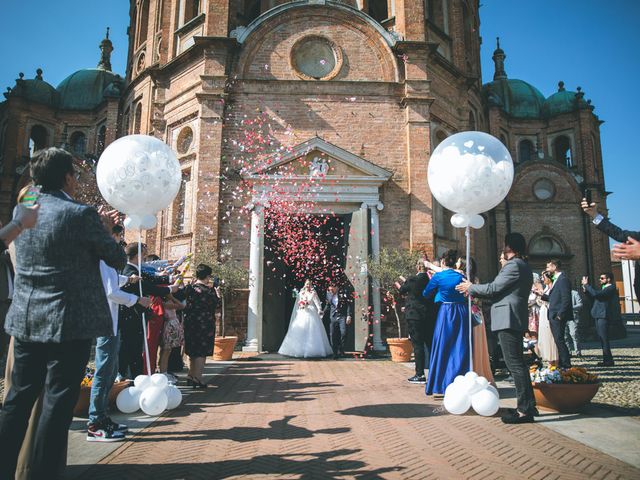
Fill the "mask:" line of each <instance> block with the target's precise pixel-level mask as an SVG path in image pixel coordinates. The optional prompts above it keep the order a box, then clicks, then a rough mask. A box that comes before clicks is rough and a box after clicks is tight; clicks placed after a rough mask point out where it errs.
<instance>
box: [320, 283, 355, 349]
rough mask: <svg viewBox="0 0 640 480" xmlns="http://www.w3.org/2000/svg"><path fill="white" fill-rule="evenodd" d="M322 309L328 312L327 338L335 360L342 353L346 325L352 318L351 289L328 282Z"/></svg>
mask: <svg viewBox="0 0 640 480" xmlns="http://www.w3.org/2000/svg"><path fill="white" fill-rule="evenodd" d="M322 311H323V312H327V311H328V312H329V340H330V342H331V348H332V349H333V358H334V360H335V359H337V358H339V357H340V355H344V341H345V338H346V336H347V325H350V324H351V319H352V318H353V291H351V289H348V288H346V286H345V287H342V288H340V289H338V286H337V285H336V284H335V283H330V284H329V287H328V288H327V295H326V297H325V302H324V306H323V310H322Z"/></svg>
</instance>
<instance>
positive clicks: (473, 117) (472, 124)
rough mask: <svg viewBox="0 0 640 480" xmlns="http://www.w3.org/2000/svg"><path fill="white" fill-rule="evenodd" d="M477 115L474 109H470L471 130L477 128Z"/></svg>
mask: <svg viewBox="0 0 640 480" xmlns="http://www.w3.org/2000/svg"><path fill="white" fill-rule="evenodd" d="M476 128H477V127H476V116H475V115H474V114H473V110H469V130H476Z"/></svg>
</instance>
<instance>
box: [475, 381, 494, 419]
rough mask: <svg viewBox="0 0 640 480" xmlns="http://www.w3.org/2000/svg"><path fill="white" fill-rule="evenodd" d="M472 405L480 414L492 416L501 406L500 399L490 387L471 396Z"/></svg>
mask: <svg viewBox="0 0 640 480" xmlns="http://www.w3.org/2000/svg"><path fill="white" fill-rule="evenodd" d="M471 406H472V407H473V409H474V410H475V411H476V413H477V414H478V415H482V416H483V417H490V416H492V415H495V414H496V412H497V411H498V409H499V408H500V401H499V400H498V397H496V396H495V395H494V394H493V392H492V391H491V390H489V389H488V388H486V389H484V390H480V391H479V392H476V393H474V394H473V395H472V396H471Z"/></svg>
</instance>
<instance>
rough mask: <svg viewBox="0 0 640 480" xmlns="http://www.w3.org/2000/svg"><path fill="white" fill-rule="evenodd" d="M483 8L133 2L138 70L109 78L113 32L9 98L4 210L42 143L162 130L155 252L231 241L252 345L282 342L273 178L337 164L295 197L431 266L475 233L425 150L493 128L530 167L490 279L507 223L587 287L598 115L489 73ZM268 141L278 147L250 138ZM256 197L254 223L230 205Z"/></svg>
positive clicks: (596, 261)
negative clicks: (422, 256)
mask: <svg viewBox="0 0 640 480" xmlns="http://www.w3.org/2000/svg"><path fill="white" fill-rule="evenodd" d="M478 10H479V5H478V2H477V0H341V1H339V0H293V1H288V0H233V1H228V0H132V1H131V2H130V26H129V46H128V48H129V51H128V64H127V71H126V73H125V75H124V78H123V79H121V78H120V77H118V76H117V75H115V74H113V73H112V72H111V66H110V62H109V55H110V53H111V49H112V48H113V47H112V46H111V42H110V41H109V40H108V38H106V39H105V40H104V41H103V43H102V44H101V51H102V56H101V60H100V63H99V65H98V68H97V69H87V70H81V71H79V72H76V73H74V74H72V75H71V76H70V77H69V78H68V79H66V80H65V81H63V82H62V83H61V84H60V85H59V86H58V87H57V88H54V87H53V86H51V85H49V84H48V83H46V82H45V81H44V80H43V78H42V75H41V74H40V73H39V74H38V75H37V76H36V78H35V79H29V80H25V79H24V78H22V77H21V78H20V79H19V80H17V82H16V86H15V87H14V88H13V89H12V90H10V91H8V92H7V93H5V97H6V101H4V102H3V103H1V104H0V155H1V162H2V168H3V170H2V179H1V184H0V186H1V192H0V213H1V214H2V216H3V220H6V219H7V217H8V215H9V212H10V209H11V207H12V200H13V198H14V197H15V193H16V191H17V188H18V187H19V186H20V185H21V184H22V183H24V181H25V165H26V164H27V163H28V159H29V156H30V154H31V153H32V152H33V150H35V149H37V148H40V147H43V146H50V145H59V144H65V145H67V146H68V147H69V148H70V149H72V150H73V151H75V153H76V154H77V155H78V156H84V157H86V158H88V159H89V162H95V161H96V159H97V158H98V156H99V153H100V152H101V150H102V149H103V148H104V146H105V145H108V144H109V143H110V142H111V141H113V140H114V139H115V138H117V137H119V136H123V135H127V134H131V133H143V134H149V135H154V136H156V137H158V138H160V139H162V140H163V141H165V142H166V143H167V144H169V145H170V146H171V147H172V148H173V149H174V151H175V152H176V153H177V154H178V158H179V160H180V163H181V166H182V170H183V186H182V189H181V191H180V193H179V195H178V198H177V199H176V201H175V202H174V205H172V206H171V207H169V208H168V209H167V210H166V211H164V212H161V213H160V214H159V216H158V226H157V227H156V228H155V229H154V230H152V231H148V232H147V233H146V242H147V243H148V245H149V251H155V252H156V253H158V254H159V255H160V256H162V257H171V258H174V257H178V256H180V255H182V254H184V253H186V252H189V251H197V250H210V251H220V250H221V249H222V248H223V247H224V248H230V249H231V251H232V256H233V258H234V260H235V261H238V262H240V263H241V264H242V265H245V266H247V267H248V268H249V269H250V272H251V273H250V274H251V281H250V282H249V283H250V285H248V289H249V291H248V298H246V296H245V297H242V300H241V301H240V303H242V308H236V310H237V311H236V314H237V317H238V318H239V320H238V322H237V323H236V324H235V327H236V331H237V333H238V334H239V335H240V336H241V337H242V340H244V341H245V345H246V346H247V348H249V349H256V350H259V349H262V348H268V349H271V348H273V346H274V345H276V344H277V343H278V342H279V339H281V336H283V335H284V333H280V332H282V329H283V326H282V325H278V326H277V328H276V330H278V331H273V329H274V327H272V326H270V325H271V324H272V322H271V323H270V321H267V320H269V319H270V318H271V317H270V315H271V316H273V312H274V311H279V310H278V309H283V305H270V304H269V302H268V301H266V300H265V295H266V294H267V293H266V292H268V291H269V288H271V287H270V285H269V282H266V281H265V278H266V277H265V275H266V273H265V268H264V263H265V260H264V235H262V234H261V232H262V231H263V230H264V228H265V223H264V215H265V209H268V208H269V205H268V202H267V204H262V203H264V202H262V203H261V199H264V198H265V197H264V194H265V192H268V191H270V189H271V191H272V190H273V186H274V185H275V182H278V184H279V186H282V184H283V183H285V184H286V183H287V181H286V179H285V180H284V181H283V179H282V175H281V174H280V175H279V174H278V171H277V169H278V168H285V166H288V167H287V168H288V171H290V172H293V173H292V175H293V176H294V177H295V178H304V176H305V175H309V172H310V170H309V168H310V167H309V165H310V164H311V163H313V162H317V161H321V162H325V164H326V165H329V166H330V168H329V173H328V174H327V176H326V177H324V180H323V185H321V190H322V192H323V193H322V194H317V192H316V193H314V194H313V195H312V192H311V191H302V192H300V191H298V192H297V193H296V195H297V197H296V198H298V199H299V198H300V196H302V197H304V198H303V200H304V199H306V200H310V199H312V200H313V201H314V202H315V203H317V204H319V205H322V209H323V211H332V212H337V213H339V214H341V215H346V216H348V218H350V219H351V220H350V221H351V229H352V230H353V231H356V230H357V229H360V230H358V231H360V232H361V233H362V237H364V239H361V240H362V241H361V242H360V245H359V246H355V247H354V246H353V245H355V243H357V242H353V245H352V248H355V249H356V250H357V253H358V255H376V254H377V253H378V252H379V249H380V248H382V247H403V248H407V249H409V248H411V249H421V250H424V251H425V252H426V253H427V254H428V255H429V256H431V257H433V256H436V255H438V254H440V253H442V252H443V251H444V250H446V249H448V248H461V247H462V246H463V241H464V238H463V235H462V233H461V232H460V231H456V229H454V228H453V227H452V226H451V224H450V223H449V218H450V216H451V213H450V212H447V211H446V210H445V209H443V208H442V207H441V206H439V205H438V204H437V202H435V200H434V199H433V197H432V196H431V193H430V191H429V188H428V183H427V165H428V162H429V155H430V152H431V151H432V150H433V148H435V146H437V144H438V143H439V142H440V141H442V140H443V139H444V138H446V137H447V136H448V135H451V134H453V133H455V132H459V131H464V130H482V131H486V132H489V133H491V134H492V135H494V136H496V137H497V138H499V139H501V140H502V142H503V143H504V144H505V145H506V146H507V147H508V149H509V150H510V152H511V155H512V157H513V159H514V163H515V166H516V170H515V172H516V173H515V180H514V185H513V188H512V190H511V192H510V194H509V196H508V197H507V199H506V200H505V201H504V202H503V203H502V204H501V205H500V206H498V207H497V208H496V209H494V210H493V211H491V212H488V213H487V214H486V215H485V217H486V225H485V227H484V228H483V229H482V230H479V231H477V232H476V233H474V236H473V250H474V253H475V257H476V258H477V259H478V263H479V271H480V275H481V277H482V278H483V279H488V278H490V277H491V276H492V275H494V274H495V273H496V271H497V257H498V253H499V250H500V247H501V245H500V243H501V240H502V239H503V237H504V234H505V233H507V232H509V231H519V232H522V233H523V234H524V235H525V237H526V238H527V240H528V241H529V251H530V261H531V262H532V263H533V265H534V267H535V268H536V269H540V268H542V267H543V266H544V263H545V262H546V260H548V259H549V258H551V257H558V258H561V259H562V260H563V261H564V262H565V264H566V270H567V272H568V273H569V275H570V276H571V277H572V278H577V277H578V276H579V275H583V274H588V275H589V276H591V277H592V278H593V275H595V274H597V273H598V272H600V271H602V270H608V269H610V264H609V255H608V241H607V239H606V238H605V237H604V236H603V235H602V234H600V233H598V232H597V231H596V230H595V229H594V228H593V227H592V226H591V225H590V224H589V223H588V222H587V220H586V219H585V217H584V216H583V215H582V213H581V211H580V209H579V207H578V204H579V200H580V198H581V196H582V192H583V191H584V190H585V189H589V190H590V191H591V192H592V196H593V199H594V201H596V202H598V203H599V204H600V206H601V208H602V209H603V210H604V209H606V191H605V186H604V177H603V168H602V154H601V146H600V133H599V125H600V123H601V122H600V121H599V119H598V117H597V116H596V115H595V114H594V113H593V106H592V105H591V104H590V101H587V100H585V99H584V93H583V92H582V91H581V90H580V89H579V88H578V89H577V91H576V92H571V91H568V90H566V89H565V88H564V85H563V84H560V85H559V89H558V92H557V93H555V94H553V95H551V96H550V97H549V98H545V97H544V96H543V95H542V94H541V93H540V92H539V91H538V90H537V89H536V88H535V87H534V86H532V85H530V84H528V83H526V82H525V81H522V80H516V79H510V78H509V77H508V75H507V73H506V70H507V68H506V66H505V58H506V54H505V52H504V51H503V50H502V49H501V48H500V45H499V44H498V46H497V48H496V50H495V51H494V53H493V59H494V63H495V73H494V80H493V81H492V82H490V83H488V84H485V85H483V84H482V81H481V68H480V45H481V38H480V35H479V31H480V30H479V26H480V18H479V11H478ZM248 130H251V133H252V137H251V139H249V140H248V139H247V131H248ZM255 138H262V139H264V138H268V140H269V141H268V142H262V143H260V146H259V148H257V147H256V148H253V147H255V145H248V142H253V141H254V139H255ZM318 159H320V160H318ZM315 165H317V163H315ZM245 182H250V183H251V184H252V185H253V186H254V188H253V190H252V191H251V192H248V191H247V190H243V189H242V187H241V185H243V184H245ZM321 183H322V182H321ZM289 186H291V185H289ZM285 187H287V186H286V185H285ZM296 188H298V187H296ZM285 190H286V188H285ZM286 191H289V190H286ZM285 194H286V193H283V195H285ZM305 195H306V197H305ZM247 205H249V206H250V209H249V210H250V211H247V215H245V216H234V215H229V214H228V212H229V211H230V210H233V209H242V208H246V206H247ZM319 211H320V210H319ZM345 218H346V217H345ZM358 222H359V223H358ZM350 244H351V242H350ZM354 255H355V253H354ZM357 275H359V274H358V273H356V276H357ZM365 276H366V275H365ZM356 280H357V281H362V282H364V283H363V285H364V286H365V287H366V286H367V284H366V278H365V279H364V280H363V279H362V278H360V279H356ZM366 289H367V290H368V293H367V295H364V297H363V298H364V299H363V300H361V302H366V304H367V305H368V306H370V308H371V309H372V311H373V312H374V316H375V317H376V318H379V315H380V298H379V294H378V293H377V292H376V291H375V289H370V290H369V289H368V287H367V288H366ZM360 306H361V307H363V308H364V307H366V305H360ZM283 311H284V310H283ZM374 323H375V324H374V326H373V327H372V328H373V334H374V344H375V347H376V348H382V345H383V339H384V337H385V335H384V332H382V331H381V329H380V324H379V323H377V322H374ZM284 327H285V328H286V325H285V326H284ZM356 328H357V326H356ZM356 346H357V345H356Z"/></svg>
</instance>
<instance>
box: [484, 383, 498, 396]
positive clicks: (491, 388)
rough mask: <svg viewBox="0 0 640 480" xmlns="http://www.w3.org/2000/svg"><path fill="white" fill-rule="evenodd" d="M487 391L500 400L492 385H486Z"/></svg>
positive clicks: (496, 390)
mask: <svg viewBox="0 0 640 480" xmlns="http://www.w3.org/2000/svg"><path fill="white" fill-rule="evenodd" d="M487 390H489V391H490V392H491V393H493V394H494V395H495V396H496V397H498V398H500V393H499V392H498V389H497V388H496V387H494V386H493V385H487Z"/></svg>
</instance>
